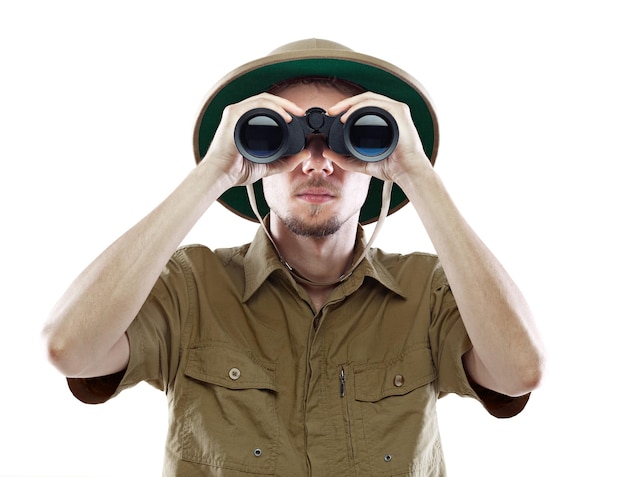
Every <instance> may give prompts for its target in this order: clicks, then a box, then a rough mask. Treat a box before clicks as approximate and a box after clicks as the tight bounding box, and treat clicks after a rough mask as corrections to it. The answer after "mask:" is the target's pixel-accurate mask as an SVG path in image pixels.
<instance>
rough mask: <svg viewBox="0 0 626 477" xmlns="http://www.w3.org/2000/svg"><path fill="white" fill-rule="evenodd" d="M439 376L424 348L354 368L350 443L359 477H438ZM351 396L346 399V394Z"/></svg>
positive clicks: (350, 413)
mask: <svg viewBox="0 0 626 477" xmlns="http://www.w3.org/2000/svg"><path fill="white" fill-rule="evenodd" d="M435 379H436V372H435V368H434V366H433V363H432V358H431V354H430V348H429V347H428V346H427V344H420V345H418V346H416V347H414V348H412V349H410V350H407V351H406V352H405V353H404V354H403V355H401V356H400V357H398V358H397V359H394V360H391V361H388V362H382V363H373V364H372V363H368V364H364V365H355V366H354V367H353V385H354V394H353V399H348V413H349V414H348V420H349V422H350V424H351V429H350V431H351V441H352V443H353V452H354V455H355V458H356V462H367V465H366V466H360V465H359V467H361V470H362V472H359V473H360V474H361V475H367V474H368V473H370V472H372V470H373V471H374V473H375V474H376V475H399V474H401V475H431V472H432V475H439V474H438V473H437V472H438V470H437V469H438V467H439V465H440V462H441V460H442V455H441V447H440V443H439V431H438V427H437V420H436V416H435V405H436V400H437V394H436V390H435ZM346 397H348V395H346Z"/></svg>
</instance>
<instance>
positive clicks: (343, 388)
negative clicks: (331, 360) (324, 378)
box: [339, 366, 346, 397]
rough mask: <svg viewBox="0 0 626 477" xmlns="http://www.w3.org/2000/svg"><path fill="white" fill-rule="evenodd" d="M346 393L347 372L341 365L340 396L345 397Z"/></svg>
mask: <svg viewBox="0 0 626 477" xmlns="http://www.w3.org/2000/svg"><path fill="white" fill-rule="evenodd" d="M345 395H346V372H345V371H344V370H343V366H342V367H341V371H340V372H339V396H341V397H344V396H345Z"/></svg>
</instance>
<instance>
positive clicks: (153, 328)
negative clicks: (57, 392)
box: [67, 252, 189, 404]
mask: <svg viewBox="0 0 626 477" xmlns="http://www.w3.org/2000/svg"><path fill="white" fill-rule="evenodd" d="M185 263H186V262H185V260H184V258H183V256H182V255H181V254H180V253H179V252H177V253H176V254H175V255H174V256H173V257H172V259H171V260H170V261H169V263H168V264H167V266H166V267H165V269H164V270H163V272H162V273H161V275H160V277H159V279H158V280H157V282H156V283H155V285H154V287H153V289H152V291H151V292H150V295H149V296H148V298H147V299H146V301H145V303H144V305H143V306H142V308H141V310H140V311H139V313H138V314H137V317H136V318H135V319H134V320H133V322H132V323H131V325H130V326H129V328H128V330H127V331H126V335H127V336H128V340H129V343H130V357H129V362H128V366H127V367H126V369H125V370H123V371H120V372H119V373H115V374H111V375H109V376H100V377H93V378H67V382H68V386H69V388H70V390H71V392H72V394H73V395H74V396H75V397H76V398H77V399H79V400H80V401H82V402H84V403H87V404H100V403H103V402H106V401H108V400H109V399H111V398H112V397H115V396H117V395H118V394H119V393H120V392H122V391H123V390H125V389H128V388H130V387H133V386H135V385H136V384H138V383H139V382H141V381H146V382H148V383H150V384H151V385H152V386H154V387H156V388H157V389H160V390H162V391H166V390H167V388H168V387H169V386H170V385H171V384H172V382H173V380H174V377H175V375H176V372H177V369H178V362H179V354H180V341H181V332H182V323H183V322H184V320H185V318H186V317H187V315H188V313H189V290H188V287H187V279H186V273H185V268H186V267H185Z"/></svg>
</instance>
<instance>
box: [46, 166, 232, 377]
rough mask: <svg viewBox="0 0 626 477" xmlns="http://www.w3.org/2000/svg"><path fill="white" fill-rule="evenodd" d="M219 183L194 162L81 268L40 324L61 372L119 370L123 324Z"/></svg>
mask: <svg viewBox="0 0 626 477" xmlns="http://www.w3.org/2000/svg"><path fill="white" fill-rule="evenodd" d="M211 181H212V182H211ZM222 182H223V180H220V179H212V178H211V175H210V174H206V173H205V171H203V167H202V165H200V166H198V167H196V168H195V169H194V170H193V171H192V172H191V173H190V174H189V175H188V177H187V178H186V179H185V180H184V181H183V182H182V183H181V184H180V186H179V187H178V188H177V189H176V190H174V191H173V192H172V194H170V196H169V197H167V198H166V199H165V200H164V201H163V202H162V203H161V204H160V205H159V206H158V207H156V208H155V209H154V210H153V211H152V212H150V213H149V214H148V215H147V216H146V217H145V218H144V219H142V220H141V221H140V222H139V223H137V224H136V225H135V226H134V227H132V228H131V229H130V230H128V231H127V232H126V233H125V234H124V235H122V236H121V237H120V238H119V239H118V240H116V241H115V242H114V243H113V244H112V245H111V246H109V247H108V248H107V249H106V250H105V251H104V252H103V253H102V254H101V255H100V256H99V257H97V258H96V259H95V260H94V261H93V262H92V263H91V264H90V265H89V266H88V267H87V268H86V269H85V270H84V271H83V272H82V273H81V274H80V275H79V277H78V278H77V279H76V280H75V281H74V283H73V284H72V285H71V286H70V288H69V289H68V291H67V292H66V293H65V295H63V297H62V298H61V299H60V300H59V302H58V303H57V304H56V306H55V307H54V308H53V310H52V312H51V314H50V317H49V319H48V321H47V324H46V326H45V328H44V339H45V341H46V346H47V350H48V354H49V357H50V360H51V362H52V363H53V364H54V365H55V366H56V367H57V368H59V370H60V371H61V372H62V373H64V374H65V375H68V376H87V375H94V374H105V373H106V372H115V371H117V370H119V369H115V368H119V367H120V366H121V365H123V363H120V359H123V358H120V352H121V353H123V352H124V351H123V349H121V348H123V346H124V341H123V340H124V334H125V332H126V330H127V329H128V327H129V326H130V324H131V322H132V321H133V319H134V318H135V316H136V315H137V313H138V311H139V309H140V308H141V306H142V304H143V303H144V301H145V299H146V298H147V296H148V294H149V293H150V290H151V289H152V287H153V285H154V283H155V282H156V280H157V278H158V276H159V274H160V273H161V271H162V269H163V267H164V266H165V265H166V263H167V261H168V260H169V258H170V257H171V255H172V254H173V253H174V252H175V250H176V248H177V247H178V246H179V245H180V242H181V241H182V240H183V239H184V237H185V236H186V235H187V233H188V232H189V231H190V230H191V228H192V227H193V225H194V224H195V223H196V222H197V220H198V219H199V218H200V217H201V215H202V214H203V213H204V212H205V211H206V209H207V208H208V207H209V205H210V204H211V203H213V202H214V201H215V200H216V198H217V197H218V196H219V194H220V193H221V192H222V191H223V190H224V188H225V187H226V186H225V185H224V184H223V183H222Z"/></svg>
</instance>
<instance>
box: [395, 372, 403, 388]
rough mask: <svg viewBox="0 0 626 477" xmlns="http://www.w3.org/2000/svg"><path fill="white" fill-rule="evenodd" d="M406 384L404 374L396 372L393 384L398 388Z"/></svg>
mask: <svg viewBox="0 0 626 477" xmlns="http://www.w3.org/2000/svg"><path fill="white" fill-rule="evenodd" d="M403 384H404V376H402V375H401V374H396V377H395V378H393V385H394V386H395V387H397V388H400V387H402V385H403Z"/></svg>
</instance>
